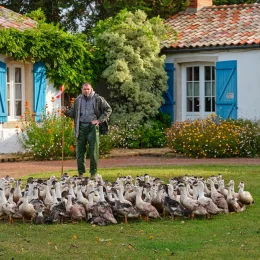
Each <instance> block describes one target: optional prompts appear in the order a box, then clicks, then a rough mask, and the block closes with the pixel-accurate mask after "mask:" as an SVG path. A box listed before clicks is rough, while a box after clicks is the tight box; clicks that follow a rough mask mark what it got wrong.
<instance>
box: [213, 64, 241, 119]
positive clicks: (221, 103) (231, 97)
mask: <svg viewBox="0 0 260 260" xmlns="http://www.w3.org/2000/svg"><path fill="white" fill-rule="evenodd" d="M216 114H217V115H218V116H220V117H221V118H222V119H229V118H232V119H237V61H236V60H231V61H220V62H217V63H216Z"/></svg>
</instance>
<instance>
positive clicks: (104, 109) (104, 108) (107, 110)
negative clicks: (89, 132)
mask: <svg viewBox="0 0 260 260" xmlns="http://www.w3.org/2000/svg"><path fill="white" fill-rule="evenodd" d="M99 98H100V103H99V106H100V107H99V111H100V112H101V115H100V116H99V117H98V121H99V122H100V123H102V122H104V121H106V120H107V119H108V118H109V116H110V115H111V113H112V108H111V107H110V105H109V104H108V103H107V101H106V100H105V99H104V98H103V97H99Z"/></svg>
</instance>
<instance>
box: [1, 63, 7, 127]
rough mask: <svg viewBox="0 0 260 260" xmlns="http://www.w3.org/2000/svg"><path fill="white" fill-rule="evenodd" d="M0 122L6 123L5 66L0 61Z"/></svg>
mask: <svg viewBox="0 0 260 260" xmlns="http://www.w3.org/2000/svg"><path fill="white" fill-rule="evenodd" d="M0 121H1V122H7V96H6V64H5V63H3V62H1V61H0Z"/></svg>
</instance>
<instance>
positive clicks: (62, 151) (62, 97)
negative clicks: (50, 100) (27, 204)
mask: <svg viewBox="0 0 260 260" xmlns="http://www.w3.org/2000/svg"><path fill="white" fill-rule="evenodd" d="M61 103H62V108H63V107H64V89H63V91H62V95H61ZM61 123H62V137H61V177H62V175H63V161H64V131H65V115H64V114H62V119H61Z"/></svg>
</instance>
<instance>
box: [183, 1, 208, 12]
mask: <svg viewBox="0 0 260 260" xmlns="http://www.w3.org/2000/svg"><path fill="white" fill-rule="evenodd" d="M212 3H213V0H190V4H189V5H188V7H187V8H186V10H185V11H186V12H193V13H196V12H197V11H199V10H200V9H201V8H203V7H206V6H212Z"/></svg>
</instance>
